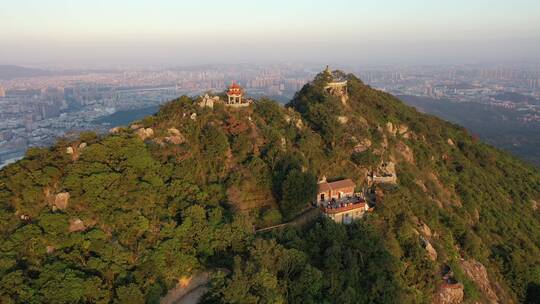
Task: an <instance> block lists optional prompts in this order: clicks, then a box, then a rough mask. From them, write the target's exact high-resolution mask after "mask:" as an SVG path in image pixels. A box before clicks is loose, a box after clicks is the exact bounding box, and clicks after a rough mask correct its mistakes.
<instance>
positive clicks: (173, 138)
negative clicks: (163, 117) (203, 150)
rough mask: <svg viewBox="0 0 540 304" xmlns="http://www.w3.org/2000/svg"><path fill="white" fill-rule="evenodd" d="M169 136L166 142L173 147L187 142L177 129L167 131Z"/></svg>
mask: <svg viewBox="0 0 540 304" xmlns="http://www.w3.org/2000/svg"><path fill="white" fill-rule="evenodd" d="M167 132H168V134H169V136H167V137H165V141H166V142H168V143H171V144H173V145H180V144H183V143H184V142H185V141H186V138H185V137H184V135H182V133H180V131H179V130H178V129H176V128H170V129H168V130H167Z"/></svg>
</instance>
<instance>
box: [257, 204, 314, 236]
mask: <svg viewBox="0 0 540 304" xmlns="http://www.w3.org/2000/svg"><path fill="white" fill-rule="evenodd" d="M320 214H321V211H320V210H319V208H316V207H309V208H306V209H305V210H304V211H302V213H300V214H299V215H298V216H296V217H295V218H294V219H292V220H291V221H289V222H287V223H281V224H278V225H274V226H270V227H264V228H259V229H257V230H255V233H258V232H265V231H270V230H274V229H279V228H283V227H286V226H296V227H298V226H302V225H304V224H306V223H308V222H310V221H312V220H313V219H315V218H317V217H318V216H319V215H320Z"/></svg>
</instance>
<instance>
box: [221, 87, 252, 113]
mask: <svg viewBox="0 0 540 304" xmlns="http://www.w3.org/2000/svg"><path fill="white" fill-rule="evenodd" d="M225 93H226V94H227V103H226V105H227V106H233V107H245V106H248V105H249V104H250V101H249V100H244V99H243V97H244V90H243V89H242V87H241V86H239V85H238V84H237V83H236V82H234V81H233V83H232V84H231V86H229V88H227V91H226V92H225Z"/></svg>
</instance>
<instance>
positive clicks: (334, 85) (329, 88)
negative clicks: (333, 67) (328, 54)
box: [324, 66, 349, 104]
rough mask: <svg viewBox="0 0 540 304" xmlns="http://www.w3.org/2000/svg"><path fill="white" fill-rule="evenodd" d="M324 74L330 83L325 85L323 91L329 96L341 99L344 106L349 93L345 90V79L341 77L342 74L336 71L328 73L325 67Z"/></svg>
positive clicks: (328, 70) (327, 68) (328, 69)
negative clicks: (328, 77)
mask: <svg viewBox="0 0 540 304" xmlns="http://www.w3.org/2000/svg"><path fill="white" fill-rule="evenodd" d="M324 73H325V74H327V75H328V76H330V79H331V80H330V81H328V82H327V83H326V86H325V87H324V90H325V91H326V92H327V93H328V94H331V95H334V96H337V97H339V98H340V99H341V102H342V103H343V104H346V103H347V101H348V100H349V92H348V90H347V79H345V78H344V77H342V75H343V73H340V72H338V71H334V72H332V71H330V68H329V67H328V66H326V69H325V70H324Z"/></svg>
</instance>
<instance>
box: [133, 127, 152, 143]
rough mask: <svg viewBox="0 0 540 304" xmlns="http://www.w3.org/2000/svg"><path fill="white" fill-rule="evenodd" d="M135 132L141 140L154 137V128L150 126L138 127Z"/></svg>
mask: <svg viewBox="0 0 540 304" xmlns="http://www.w3.org/2000/svg"><path fill="white" fill-rule="evenodd" d="M136 134H137V136H139V138H140V139H141V140H146V139H148V138H152V137H154V130H153V129H152V128H140V129H137V131H136Z"/></svg>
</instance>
